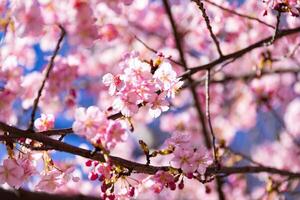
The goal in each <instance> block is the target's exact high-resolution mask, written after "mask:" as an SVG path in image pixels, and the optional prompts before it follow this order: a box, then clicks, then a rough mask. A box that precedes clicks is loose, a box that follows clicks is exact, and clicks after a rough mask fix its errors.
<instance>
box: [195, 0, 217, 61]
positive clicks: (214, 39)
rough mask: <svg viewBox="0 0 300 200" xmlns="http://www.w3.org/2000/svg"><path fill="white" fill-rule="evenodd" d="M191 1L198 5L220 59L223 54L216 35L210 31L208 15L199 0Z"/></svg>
mask: <svg viewBox="0 0 300 200" xmlns="http://www.w3.org/2000/svg"><path fill="white" fill-rule="evenodd" d="M192 1H194V2H195V3H196V4H197V5H198V7H199V9H200V10H201V12H202V16H203V18H204V20H205V23H206V27H207V29H208V31H209V33H210V37H211V38H212V39H213V41H214V43H215V45H216V48H217V50H218V53H219V55H220V57H222V56H223V53H222V50H221V47H220V43H219V41H218V39H217V37H216V35H215V34H214V32H213V30H212V27H211V24H210V20H209V17H208V15H207V13H206V10H205V8H204V4H203V3H202V1H201V0H192Z"/></svg>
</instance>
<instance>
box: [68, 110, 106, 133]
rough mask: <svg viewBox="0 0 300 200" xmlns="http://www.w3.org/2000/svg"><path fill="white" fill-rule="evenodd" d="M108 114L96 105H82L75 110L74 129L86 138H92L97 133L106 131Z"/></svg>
mask: <svg viewBox="0 0 300 200" xmlns="http://www.w3.org/2000/svg"><path fill="white" fill-rule="evenodd" d="M107 122H108V121H107V119H106V116H105V115H104V114H103V112H101V110H100V109H99V108H98V107H96V106H90V107H88V108H87V109H86V108H83V107H80V108H77V109H76V111H75V121H74V123H73V126H72V128H73V131H74V132H75V133H76V134H79V135H81V136H84V137H86V138H92V137H94V136H95V135H96V134H97V133H104V132H105V129H106V126H107Z"/></svg>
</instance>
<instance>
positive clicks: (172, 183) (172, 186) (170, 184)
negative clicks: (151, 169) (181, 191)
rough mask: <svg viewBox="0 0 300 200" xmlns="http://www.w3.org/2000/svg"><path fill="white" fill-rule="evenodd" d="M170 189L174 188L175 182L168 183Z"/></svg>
mask: <svg viewBox="0 0 300 200" xmlns="http://www.w3.org/2000/svg"><path fill="white" fill-rule="evenodd" d="M168 185H169V188H170V190H176V184H175V182H170V183H168Z"/></svg>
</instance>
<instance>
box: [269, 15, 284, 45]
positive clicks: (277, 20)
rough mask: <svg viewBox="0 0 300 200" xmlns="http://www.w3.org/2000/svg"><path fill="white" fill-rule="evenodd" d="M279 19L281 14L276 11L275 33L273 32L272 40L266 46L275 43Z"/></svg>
mask: <svg viewBox="0 0 300 200" xmlns="http://www.w3.org/2000/svg"><path fill="white" fill-rule="evenodd" d="M280 17H281V12H280V11H278V13H277V16H276V26H275V32H274V35H273V37H272V40H271V41H270V42H268V43H267V45H271V44H273V43H274V42H275V40H276V36H277V34H278V32H279V24H280Z"/></svg>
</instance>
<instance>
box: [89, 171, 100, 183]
mask: <svg viewBox="0 0 300 200" xmlns="http://www.w3.org/2000/svg"><path fill="white" fill-rule="evenodd" d="M97 178H98V174H96V173H95V172H90V173H89V179H90V180H91V181H94V180H96V179H97Z"/></svg>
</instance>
